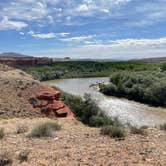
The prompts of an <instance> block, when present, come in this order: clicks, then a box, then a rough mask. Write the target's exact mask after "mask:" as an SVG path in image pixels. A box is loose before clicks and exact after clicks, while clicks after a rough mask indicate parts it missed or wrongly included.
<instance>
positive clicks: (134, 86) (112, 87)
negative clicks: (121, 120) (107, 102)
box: [100, 70, 166, 107]
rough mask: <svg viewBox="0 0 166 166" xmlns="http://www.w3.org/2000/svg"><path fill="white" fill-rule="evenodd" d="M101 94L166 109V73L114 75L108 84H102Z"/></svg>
mask: <svg viewBox="0 0 166 166" xmlns="http://www.w3.org/2000/svg"><path fill="white" fill-rule="evenodd" d="M100 92H102V93H103V94H105V95H110V96H116V97H125V98H128V99H130V100H135V101H139V102H142V103H146V104H150V105H153V106H162V107H166V72H165V71H160V70H158V71H155V72H139V73H138V72H137V73H136V72H135V73H123V74H122V73H118V74H114V75H112V76H111V78H110V81H109V83H108V84H100Z"/></svg>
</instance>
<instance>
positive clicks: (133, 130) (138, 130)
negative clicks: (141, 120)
mask: <svg viewBox="0 0 166 166" xmlns="http://www.w3.org/2000/svg"><path fill="white" fill-rule="evenodd" d="M130 132H131V133H132V134H139V135H146V132H145V129H144V127H140V128H139V127H136V126H131V127H130Z"/></svg>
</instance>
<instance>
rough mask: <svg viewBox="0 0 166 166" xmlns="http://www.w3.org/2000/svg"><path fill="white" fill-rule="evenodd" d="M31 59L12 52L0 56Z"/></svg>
mask: <svg viewBox="0 0 166 166" xmlns="http://www.w3.org/2000/svg"><path fill="white" fill-rule="evenodd" d="M30 57H31V58H32V56H28V55H23V54H19V53H14V52H5V53H1V54H0V58H30Z"/></svg>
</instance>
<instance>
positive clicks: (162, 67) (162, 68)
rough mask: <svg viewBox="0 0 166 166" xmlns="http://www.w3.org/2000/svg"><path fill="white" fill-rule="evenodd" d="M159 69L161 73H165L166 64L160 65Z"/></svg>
mask: <svg viewBox="0 0 166 166" xmlns="http://www.w3.org/2000/svg"><path fill="white" fill-rule="evenodd" d="M160 68H161V70H162V71H166V63H162V64H161V67H160Z"/></svg>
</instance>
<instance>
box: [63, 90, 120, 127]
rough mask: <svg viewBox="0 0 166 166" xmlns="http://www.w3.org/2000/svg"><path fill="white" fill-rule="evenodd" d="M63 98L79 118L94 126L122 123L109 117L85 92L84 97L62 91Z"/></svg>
mask: <svg viewBox="0 0 166 166" xmlns="http://www.w3.org/2000/svg"><path fill="white" fill-rule="evenodd" d="M61 94H62V95H61V100H62V101H64V103H65V104H67V105H68V106H69V107H70V109H71V110H72V112H73V113H74V114H75V115H76V117H77V119H78V120H80V121H81V122H83V123H84V124H87V125H89V126H92V127H101V126H105V125H114V124H115V123H116V124H120V122H119V121H118V120H117V119H115V120H113V119H111V118H110V117H108V116H107V115H106V114H105V113H104V112H103V111H102V110H101V109H100V108H99V107H98V106H97V105H96V103H95V102H94V101H93V100H92V99H91V96H90V95H88V94H85V96H84V98H81V97H78V96H74V95H70V94H68V93H65V92H61Z"/></svg>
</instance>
